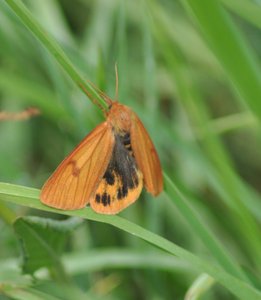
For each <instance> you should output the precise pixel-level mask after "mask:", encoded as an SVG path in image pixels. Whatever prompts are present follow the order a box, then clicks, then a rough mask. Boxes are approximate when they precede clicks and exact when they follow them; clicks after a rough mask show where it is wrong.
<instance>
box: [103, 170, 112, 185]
mask: <svg viewBox="0 0 261 300" xmlns="http://www.w3.org/2000/svg"><path fill="white" fill-rule="evenodd" d="M103 178H104V179H105V181H106V182H107V183H108V184H109V185H114V182H115V176H114V174H113V173H112V172H111V170H109V169H108V170H107V171H106V172H105V174H104V175H103Z"/></svg>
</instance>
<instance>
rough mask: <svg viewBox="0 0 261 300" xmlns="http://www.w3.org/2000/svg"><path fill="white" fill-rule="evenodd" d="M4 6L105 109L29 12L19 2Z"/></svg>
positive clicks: (98, 96) (90, 87)
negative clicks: (11, 11) (7, 7)
mask: <svg viewBox="0 0 261 300" xmlns="http://www.w3.org/2000/svg"><path fill="white" fill-rule="evenodd" d="M5 2H6V4H8V6H9V7H10V8H11V9H12V10H13V12H14V13H15V14H16V15H17V16H18V17H19V19H20V20H21V21H22V23H23V24H24V25H25V26H26V27H27V28H28V29H29V30H30V31H31V32H32V33H33V34H34V35H35V36H36V37H37V38H38V40H40V41H41V43H42V44H43V45H44V46H45V47H46V49H48V51H49V52H50V53H51V54H52V56H53V57H54V58H55V60H56V61H57V62H58V63H59V64H60V65H61V66H62V68H63V69H64V70H65V71H66V73H67V74H68V75H69V77H71V79H72V80H73V81H74V82H75V83H76V85H78V86H79V87H80V88H81V89H82V90H83V92H84V93H86V94H88V97H89V99H90V100H91V101H92V102H93V103H94V104H95V105H97V104H98V103H99V105H100V106H101V107H103V108H104V109H106V108H107V103H106V102H105V100H104V99H103V98H102V97H101V96H100V95H99V93H98V92H97V91H96V90H95V89H94V88H93V86H92V85H91V84H89V83H88V82H87V81H86V80H84V78H83V77H82V76H81V75H80V73H79V72H78V71H77V70H76V68H75V67H74V66H73V65H72V63H71V61H70V60H69V58H68V57H67V56H66V54H65V53H64V51H63V50H62V48H61V47H60V46H59V45H58V43H57V42H56V41H55V40H54V39H53V38H52V37H51V36H50V35H48V33H47V32H46V31H45V30H44V29H43V28H42V27H41V26H40V24H38V22H37V21H36V20H35V19H34V17H33V16H32V14H31V13H30V11H29V10H28V9H27V8H26V7H25V6H24V4H23V3H22V2H21V1H20V0H5Z"/></svg>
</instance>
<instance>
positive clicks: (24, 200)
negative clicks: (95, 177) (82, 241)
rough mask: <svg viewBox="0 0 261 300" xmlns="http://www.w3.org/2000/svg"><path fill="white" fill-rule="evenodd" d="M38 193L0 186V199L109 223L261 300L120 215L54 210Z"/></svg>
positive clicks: (234, 290)
mask: <svg viewBox="0 0 261 300" xmlns="http://www.w3.org/2000/svg"><path fill="white" fill-rule="evenodd" d="M39 192H40V191H39V190H37V189H32V188H27V187H22V186H17V185H12V184H6V183H0V200H4V201H8V202H12V203H15V204H18V205H23V206H27V207H31V208H34V209H40V210H44V211H50V212H55V213H61V214H66V215H69V216H76V217H81V218H84V219H88V220H92V221H97V222H103V223H107V224H110V225H112V226H115V227H117V228H119V229H121V230H123V231H125V232H128V233H130V234H132V235H135V236H137V237H139V238H141V239H143V240H145V241H147V242H149V243H150V244H152V245H154V246H156V247H158V248H160V249H162V250H164V251H166V252H168V253H171V254H172V255H175V256H177V257H179V258H181V259H183V260H185V261H186V262H187V263H190V265H191V267H193V268H195V269H196V270H197V271H199V272H202V273H203V272H205V273H208V274H209V275H210V276H212V277H213V278H214V279H216V280H217V281H218V282H220V283H221V284H222V285H223V286H225V287H226V288H227V289H228V290H229V291H230V292H231V293H233V294H234V295H236V296H237V297H238V298H239V299H252V300H255V299H256V300H258V299H260V297H261V293H260V292H259V291H258V290H256V289H255V288H253V287H251V286H250V285H249V284H247V283H246V282H244V281H241V280H239V279H237V278H235V277H234V276H231V275H229V274H228V273H226V272H225V271H223V270H222V269H220V268H219V267H217V266H215V265H214V264H212V263H210V262H208V261H206V260H204V259H201V258H199V257H197V256H195V255H193V254H192V253H190V252H189V251H186V250H184V249H183V248H181V247H179V246H177V245H175V244H174V243H172V242H170V241H168V240H166V239H164V238H162V237H161V236H158V235H156V234H154V233H153V232H150V231H148V230H146V229H144V228H142V227H141V226H139V225H137V224H134V223H132V222H130V221H128V220H126V219H123V218H121V217H119V216H109V215H100V214H96V213H95V212H94V211H92V210H91V208H85V209H81V210H77V211H61V210H57V209H53V208H51V207H48V206H45V205H43V204H42V203H41V202H40V201H39Z"/></svg>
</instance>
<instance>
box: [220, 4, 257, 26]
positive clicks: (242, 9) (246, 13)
mask: <svg viewBox="0 0 261 300" xmlns="http://www.w3.org/2000/svg"><path fill="white" fill-rule="evenodd" d="M222 2H223V3H224V5H225V6H227V7H228V8H229V9H230V10H231V11H232V12H234V13H236V14H238V15H239V16H240V17H242V18H244V19H245V20H247V21H248V22H249V23H252V24H253V25H255V26H256V27H258V28H260V29H261V6H260V5H258V4H257V3H254V2H252V1H248V0H222Z"/></svg>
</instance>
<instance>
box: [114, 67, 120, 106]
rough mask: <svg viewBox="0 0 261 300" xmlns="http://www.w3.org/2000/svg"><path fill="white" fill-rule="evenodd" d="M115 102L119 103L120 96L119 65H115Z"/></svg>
mask: <svg viewBox="0 0 261 300" xmlns="http://www.w3.org/2000/svg"><path fill="white" fill-rule="evenodd" d="M114 68H115V100H116V101H118V95H119V93H118V92H119V76H118V66H117V63H115V66H114Z"/></svg>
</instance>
